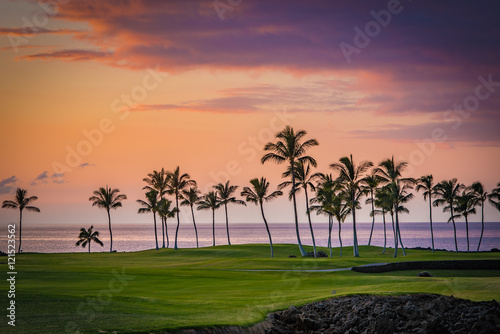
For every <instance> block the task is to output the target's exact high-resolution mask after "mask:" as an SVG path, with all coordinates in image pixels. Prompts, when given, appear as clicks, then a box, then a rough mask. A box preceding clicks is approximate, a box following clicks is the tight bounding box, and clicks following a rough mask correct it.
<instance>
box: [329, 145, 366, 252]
mask: <svg viewBox="0 0 500 334" xmlns="http://www.w3.org/2000/svg"><path fill="white" fill-rule="evenodd" d="M371 166H373V163H372V162H370V161H362V162H361V163H360V164H359V165H356V164H355V163H354V161H353V159H352V155H351V156H350V158H349V157H342V158H340V159H339V162H337V163H333V164H331V165H330V168H332V169H334V170H336V171H337V172H339V177H338V179H337V180H338V182H339V183H340V184H341V185H342V188H343V192H344V193H345V195H346V198H345V200H346V202H347V205H348V206H349V207H350V213H351V214H352V232H353V253H354V256H355V257H358V256H359V250H358V236H357V233H356V209H361V206H360V204H359V202H360V199H361V197H362V196H363V195H364V194H365V190H364V189H363V188H362V186H361V180H362V175H363V173H365V172H366V171H367V170H368V168H370V167H371Z"/></svg>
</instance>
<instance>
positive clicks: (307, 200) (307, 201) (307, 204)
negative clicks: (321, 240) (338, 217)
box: [304, 187, 317, 257]
mask: <svg viewBox="0 0 500 334" xmlns="http://www.w3.org/2000/svg"><path fill="white" fill-rule="evenodd" d="M304 192H305V193H306V210H307V219H308V220H309V229H310V230H311V237H312V240H313V252H314V257H316V256H317V254H316V241H315V240H314V232H313V226H312V223H311V213H310V212H309V198H308V197H307V188H306V187H305V188H304Z"/></svg>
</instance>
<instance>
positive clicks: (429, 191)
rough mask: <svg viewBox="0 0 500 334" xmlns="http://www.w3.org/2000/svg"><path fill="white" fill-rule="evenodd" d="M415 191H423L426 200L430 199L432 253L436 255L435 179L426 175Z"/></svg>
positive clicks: (418, 181)
mask: <svg viewBox="0 0 500 334" xmlns="http://www.w3.org/2000/svg"><path fill="white" fill-rule="evenodd" d="M415 190H416V191H417V192H418V191H420V190H423V191H424V192H423V195H424V200H427V198H428V199H429V223H430V225H431V241H432V253H434V231H433V229H432V195H433V194H434V193H435V185H434V177H433V176H432V175H425V176H422V177H421V178H419V179H418V180H417V187H416V188H415Z"/></svg>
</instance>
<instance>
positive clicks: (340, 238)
mask: <svg viewBox="0 0 500 334" xmlns="http://www.w3.org/2000/svg"><path fill="white" fill-rule="evenodd" d="M332 224H333V222H332ZM341 231H342V226H341V224H340V220H339V243H340V254H339V256H340V257H342V236H341V234H340V232H341Z"/></svg>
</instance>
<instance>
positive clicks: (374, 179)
mask: <svg viewBox="0 0 500 334" xmlns="http://www.w3.org/2000/svg"><path fill="white" fill-rule="evenodd" d="M362 181H363V184H364V190H365V191H366V192H368V193H369V194H370V198H367V199H366V204H371V206H372V211H371V213H370V216H371V217H372V228H371V230H370V239H368V246H370V245H371V243H372V236H373V228H374V227H375V214H374V211H375V199H374V194H375V191H376V190H377V188H378V185H379V183H380V178H379V177H378V176H377V175H375V174H374V173H372V174H371V175H367V176H365V177H364V178H363V180H362Z"/></svg>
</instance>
